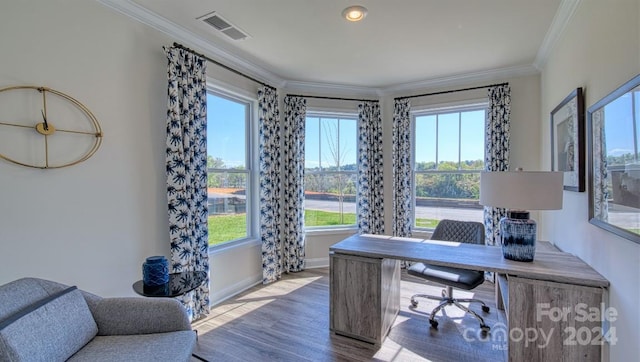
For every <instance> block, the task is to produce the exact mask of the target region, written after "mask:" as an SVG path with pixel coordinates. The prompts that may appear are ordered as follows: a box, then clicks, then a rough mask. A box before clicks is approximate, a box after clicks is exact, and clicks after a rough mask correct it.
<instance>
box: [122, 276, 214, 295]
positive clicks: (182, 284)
mask: <svg viewBox="0 0 640 362" xmlns="http://www.w3.org/2000/svg"><path fill="white" fill-rule="evenodd" d="M205 279H207V272H204V271H185V272H181V273H173V274H169V282H167V283H166V284H162V285H157V286H149V285H145V284H144V283H143V281H142V280H138V281H137V282H135V283H133V290H134V291H135V292H136V293H138V294H140V295H142V296H145V297H164V298H173V297H179V296H181V295H183V294H186V293H189V292H190V291H192V290H194V289H196V288H197V287H199V286H200V285H201V284H202V282H204V281H205Z"/></svg>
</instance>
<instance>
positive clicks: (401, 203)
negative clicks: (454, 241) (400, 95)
mask: <svg viewBox="0 0 640 362" xmlns="http://www.w3.org/2000/svg"><path fill="white" fill-rule="evenodd" d="M410 110H411V104H410V103H409V100H408V99H399V100H398V99H396V101H395V105H394V109H393V151H392V152H393V155H392V157H393V166H392V167H393V235H394V236H402V237H410V236H411V206H412V204H411V193H412V192H411V190H412V189H411V185H412V183H413V180H412V175H413V172H412V169H411V118H410V116H409V112H410Z"/></svg>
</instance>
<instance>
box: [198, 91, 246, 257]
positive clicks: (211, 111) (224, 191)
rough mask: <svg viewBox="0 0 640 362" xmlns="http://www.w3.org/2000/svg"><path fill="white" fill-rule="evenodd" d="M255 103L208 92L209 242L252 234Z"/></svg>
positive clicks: (211, 243)
mask: <svg viewBox="0 0 640 362" xmlns="http://www.w3.org/2000/svg"><path fill="white" fill-rule="evenodd" d="M250 120H251V103H250V102H249V101H246V100H241V99H238V98H234V97H232V96H230V95H227V94H223V93H220V92H214V91H209V92H207V187H208V191H209V197H208V207H209V246H217V245H221V244H224V243H227V242H230V241H233V240H239V239H245V238H247V237H250V236H251V230H252V228H251V225H252V224H251V216H252V213H251V212H250V208H248V205H250V204H251V202H250V200H251V190H252V189H253V188H252V187H251V184H252V170H251V142H250V140H251V137H250V134H251V122H250Z"/></svg>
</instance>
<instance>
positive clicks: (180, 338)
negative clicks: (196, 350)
mask: <svg viewBox="0 0 640 362" xmlns="http://www.w3.org/2000/svg"><path fill="white" fill-rule="evenodd" d="M195 343H196V338H195V332H194V331H179V332H170V333H158V334H138V335H131V336H96V338H94V339H93V341H91V343H89V344H88V345H86V346H85V347H84V348H83V349H81V350H80V351H78V353H76V354H75V355H73V356H71V358H70V359H69V362H79V361H87V362H114V361H127V362H129V361H172V362H173V361H189V360H191V351H192V350H193V347H194V346H195Z"/></svg>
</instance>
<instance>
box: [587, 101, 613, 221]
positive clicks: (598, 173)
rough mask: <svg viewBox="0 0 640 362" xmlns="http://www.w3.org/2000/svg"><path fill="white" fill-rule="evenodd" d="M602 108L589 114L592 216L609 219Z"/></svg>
mask: <svg viewBox="0 0 640 362" xmlns="http://www.w3.org/2000/svg"><path fill="white" fill-rule="evenodd" d="M604 117H605V116H604V108H600V109H598V110H596V111H595V112H593V114H592V116H591V119H592V120H591V122H592V126H591V127H592V130H593V140H594V141H593V143H592V144H591V145H590V146H591V147H592V148H593V160H594V161H593V198H594V201H593V217H595V218H596V219H599V220H602V221H604V222H607V221H609V203H608V201H607V200H609V187H608V185H609V175H608V172H607V145H606V140H607V138H606V137H605V133H604Z"/></svg>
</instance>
